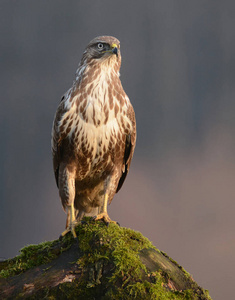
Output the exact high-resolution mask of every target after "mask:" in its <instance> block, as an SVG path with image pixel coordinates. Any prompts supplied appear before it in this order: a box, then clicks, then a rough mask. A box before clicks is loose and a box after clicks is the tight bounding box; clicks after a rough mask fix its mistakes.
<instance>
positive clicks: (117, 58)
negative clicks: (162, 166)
mask: <svg viewBox="0 0 235 300" xmlns="http://www.w3.org/2000/svg"><path fill="white" fill-rule="evenodd" d="M99 42H102V43H105V45H106V47H111V45H112V44H116V45H117V47H118V55H114V54H113V53H112V52H111V51H109V53H110V54H107V55H106V54H105V55H104V54H100V53H101V52H99V51H98V50H97V48H96V47H97V43H99ZM120 65H121V54H120V46H119V41H118V40H117V39H115V38H113V37H107V36H103V37H97V38H95V39H94V40H92V41H91V43H89V45H88V46H87V48H86V50H85V52H84V54H83V57H82V59H81V62H80V64H79V68H78V70H77V72H76V80H75V81H74V83H73V86H72V87H71V89H70V90H69V91H68V92H67V93H66V94H65V95H64V96H63V97H62V99H61V102H60V104H59V106H58V109H57V111H56V115H55V119H54V123H53V128H52V155H53V167H54V174H55V178H56V183H57V186H58V188H59V192H60V197H61V201H62V205H63V207H64V208H66V207H67V206H68V205H70V204H71V201H72V202H74V205H75V208H76V209H77V210H78V211H79V212H81V211H82V212H84V213H89V212H91V211H92V208H94V207H100V206H101V205H102V203H103V202H102V201H103V198H104V194H105V193H108V197H109V202H111V201H112V199H113V197H114V194H115V193H116V192H118V191H119V190H120V188H121V187H122V185H123V182H124V181H125V178H126V176H127V173H128V171H129V168H130V163H131V160H132V156H133V153H134V148H135V143H136V123H135V113H134V110H133V107H132V105H131V103H130V101H129V99H128V97H127V96H126V94H125V92H124V90H123V88H122V84H121V81H120V79H119V69H120ZM102 128H104V129H103V130H102ZM70 180H72V181H71V182H72V184H70ZM73 182H74V183H73Z"/></svg>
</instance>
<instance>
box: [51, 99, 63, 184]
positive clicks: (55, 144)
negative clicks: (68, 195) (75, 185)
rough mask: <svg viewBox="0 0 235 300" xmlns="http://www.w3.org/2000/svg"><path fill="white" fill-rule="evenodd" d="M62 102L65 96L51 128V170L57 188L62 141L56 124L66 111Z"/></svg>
mask: <svg viewBox="0 0 235 300" xmlns="http://www.w3.org/2000/svg"><path fill="white" fill-rule="evenodd" d="M64 100H66V97H65V96H63V97H62V99H61V102H60V105H59V106H58V108H57V111H56V114H55V118H54V123H53V127H52V142H51V150H52V157H53V168H54V174H55V179H56V184H57V186H58V181H59V167H60V162H61V142H62V139H63V138H62V136H61V132H60V130H59V125H58V124H59V122H60V120H61V118H62V116H63V114H64V113H65V112H66V109H65V107H64Z"/></svg>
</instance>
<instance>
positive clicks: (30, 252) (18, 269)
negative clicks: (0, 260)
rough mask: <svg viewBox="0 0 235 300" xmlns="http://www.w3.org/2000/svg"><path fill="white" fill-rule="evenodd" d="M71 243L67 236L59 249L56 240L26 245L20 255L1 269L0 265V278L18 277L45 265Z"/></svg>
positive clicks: (6, 262) (71, 240)
mask: <svg viewBox="0 0 235 300" xmlns="http://www.w3.org/2000/svg"><path fill="white" fill-rule="evenodd" d="M72 242H73V239H72V238H71V236H69V235H68V236H67V237H66V238H65V239H64V242H63V244H62V245H61V247H59V248H58V245H59V244H60V243H59V241H58V240H55V241H52V242H43V243H41V244H38V245H28V246H26V247H24V248H22V249H21V250H20V255H18V256H16V257H15V258H13V259H8V260H7V261H5V262H4V265H3V267H1V265H0V278H1V277H3V278H6V277H9V276H14V275H18V274H20V273H23V272H25V271H27V270H29V269H31V268H33V267H36V266H39V265H42V264H46V263H48V262H50V261H52V260H53V259H55V258H56V257H57V256H58V255H60V254H61V253H62V252H63V251H66V250H67V249H68V248H69V247H70V245H71V243H72Z"/></svg>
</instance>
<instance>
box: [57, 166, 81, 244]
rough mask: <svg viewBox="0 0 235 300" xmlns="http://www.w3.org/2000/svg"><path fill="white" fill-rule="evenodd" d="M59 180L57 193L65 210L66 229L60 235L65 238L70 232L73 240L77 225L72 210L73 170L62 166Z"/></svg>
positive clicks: (73, 194) (73, 191)
mask: <svg viewBox="0 0 235 300" xmlns="http://www.w3.org/2000/svg"><path fill="white" fill-rule="evenodd" d="M59 178H60V181H59V193H60V197H61V201H62V203H63V204H64V206H65V207H66V209H67V220H66V229H65V231H63V232H62V234H61V235H62V236H65V235H66V233H68V232H69V231H71V232H72V234H73V236H74V238H76V237H77V236H76V233H75V226H76V225H77V222H76V217H75V210H74V198H75V169H73V168H68V167H63V166H62V167H61V169H60V176H59Z"/></svg>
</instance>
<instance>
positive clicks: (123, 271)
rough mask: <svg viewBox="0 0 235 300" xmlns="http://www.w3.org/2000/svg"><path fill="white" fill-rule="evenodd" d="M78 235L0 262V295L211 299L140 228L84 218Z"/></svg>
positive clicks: (8, 296) (22, 251)
mask: <svg viewBox="0 0 235 300" xmlns="http://www.w3.org/2000/svg"><path fill="white" fill-rule="evenodd" d="M76 233H77V236H78V240H74V238H73V237H72V236H71V234H67V235H66V236H65V237H64V238H63V239H61V240H56V241H53V242H46V243H42V244H39V245H30V246H27V247H25V248H23V249H22V250H21V254H20V255H19V256H17V257H15V258H13V259H9V260H6V261H3V262H0V298H1V299H22V298H24V299H43V298H44V299H84V300H85V299H86V300H89V299H176V300H177V299H190V300H191V299H203V300H204V299H211V298H210V296H209V294H208V292H207V291H206V290H204V289H203V288H201V287H199V286H198V285H197V283H196V282H195V281H194V280H193V279H192V277H191V276H190V274H188V273H187V272H186V271H185V270H184V269H183V268H182V267H181V266H179V265H178V264H177V263H176V262H175V261H173V260H172V259H171V258H170V257H168V256H167V255H166V254H165V253H163V252H161V251H159V250H157V249H156V248H155V247H154V246H153V245H152V244H151V243H150V241H149V240H148V239H147V238H145V237H144V236H143V235H142V234H141V233H139V232H136V231H133V230H130V229H127V228H123V227H119V226H118V225H116V224H113V223H111V224H109V226H106V225H105V224H104V223H103V222H102V221H97V222H95V221H93V220H92V219H90V218H85V219H84V221H83V224H81V225H79V226H77V228H76Z"/></svg>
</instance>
